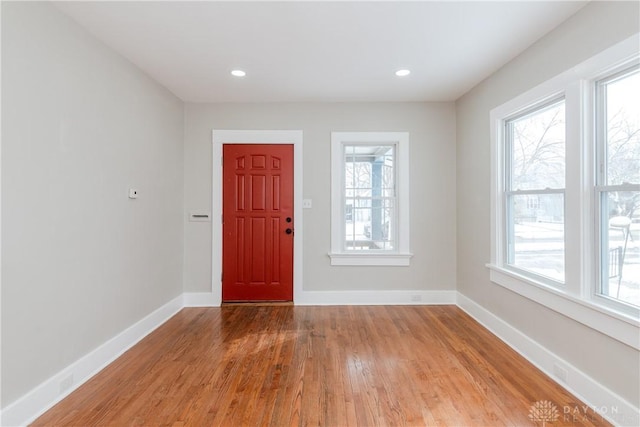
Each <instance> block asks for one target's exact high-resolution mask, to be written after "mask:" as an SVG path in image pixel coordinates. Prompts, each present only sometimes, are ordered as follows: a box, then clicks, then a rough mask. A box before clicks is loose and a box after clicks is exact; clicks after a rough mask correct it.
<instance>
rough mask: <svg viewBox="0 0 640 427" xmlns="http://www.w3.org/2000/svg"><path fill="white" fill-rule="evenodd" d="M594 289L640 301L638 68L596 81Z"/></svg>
mask: <svg viewBox="0 0 640 427" xmlns="http://www.w3.org/2000/svg"><path fill="white" fill-rule="evenodd" d="M595 89H596V112H595V114H596V119H595V122H596V151H597V153H598V156H597V168H596V187H595V192H596V200H597V206H598V209H597V210H598V218H599V220H598V229H599V230H598V231H599V232H598V233H597V252H598V260H599V262H598V263H597V264H598V266H599V269H598V279H597V285H596V294H597V295H598V296H601V297H605V298H607V299H610V300H614V301H618V302H621V303H624V304H630V305H633V306H640V245H639V244H638V242H639V241H640V98H639V97H638V96H637V94H638V93H640V68H639V67H638V66H634V67H631V68H627V69H624V70H622V71H620V72H617V73H614V74H611V75H609V76H607V77H605V78H603V79H601V80H599V81H597V82H596V83H595Z"/></svg>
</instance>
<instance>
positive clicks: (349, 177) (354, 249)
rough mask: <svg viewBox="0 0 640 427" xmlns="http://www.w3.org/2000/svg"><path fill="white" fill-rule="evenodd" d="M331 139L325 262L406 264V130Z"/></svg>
mask: <svg viewBox="0 0 640 427" xmlns="http://www.w3.org/2000/svg"><path fill="white" fill-rule="evenodd" d="M331 140H332V146H331V156H332V171H331V173H332V185H331V197H332V222H331V252H330V254H329V255H330V257H331V264H332V265H409V258H410V256H411V255H410V253H409V204H408V202H409V197H408V192H409V182H408V176H409V164H408V163H409V162H408V159H409V157H408V150H409V147H408V145H409V134H408V133H406V132H333V133H332V134H331Z"/></svg>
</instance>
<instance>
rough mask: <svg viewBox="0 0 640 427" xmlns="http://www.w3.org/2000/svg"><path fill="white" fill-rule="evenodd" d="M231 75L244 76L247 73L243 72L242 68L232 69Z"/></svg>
mask: <svg viewBox="0 0 640 427" xmlns="http://www.w3.org/2000/svg"><path fill="white" fill-rule="evenodd" d="M231 75H232V76H235V77H244V76H246V75H247V73H245V72H244V71H242V70H233V71H231Z"/></svg>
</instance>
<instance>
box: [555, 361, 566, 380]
mask: <svg viewBox="0 0 640 427" xmlns="http://www.w3.org/2000/svg"><path fill="white" fill-rule="evenodd" d="M553 375H555V377H556V378H558V379H559V380H560V381H562V382H564V383H566V382H567V378H568V377H569V372H568V371H567V370H566V369H565V368H563V367H562V366H560V365H559V364H558V363H554V364H553Z"/></svg>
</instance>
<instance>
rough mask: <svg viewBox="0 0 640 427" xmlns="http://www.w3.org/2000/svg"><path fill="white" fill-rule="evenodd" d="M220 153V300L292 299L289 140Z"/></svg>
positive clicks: (228, 148)
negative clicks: (221, 176)
mask: <svg viewBox="0 0 640 427" xmlns="http://www.w3.org/2000/svg"><path fill="white" fill-rule="evenodd" d="M222 155H223V161H222V169H223V172H222V173H223V181H224V182H223V190H222V215H223V223H222V233H223V237H222V301H224V302H230V301H292V300H293V224H294V223H293V145H289V144H275V145H267V144H224V145H223V151H222Z"/></svg>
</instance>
